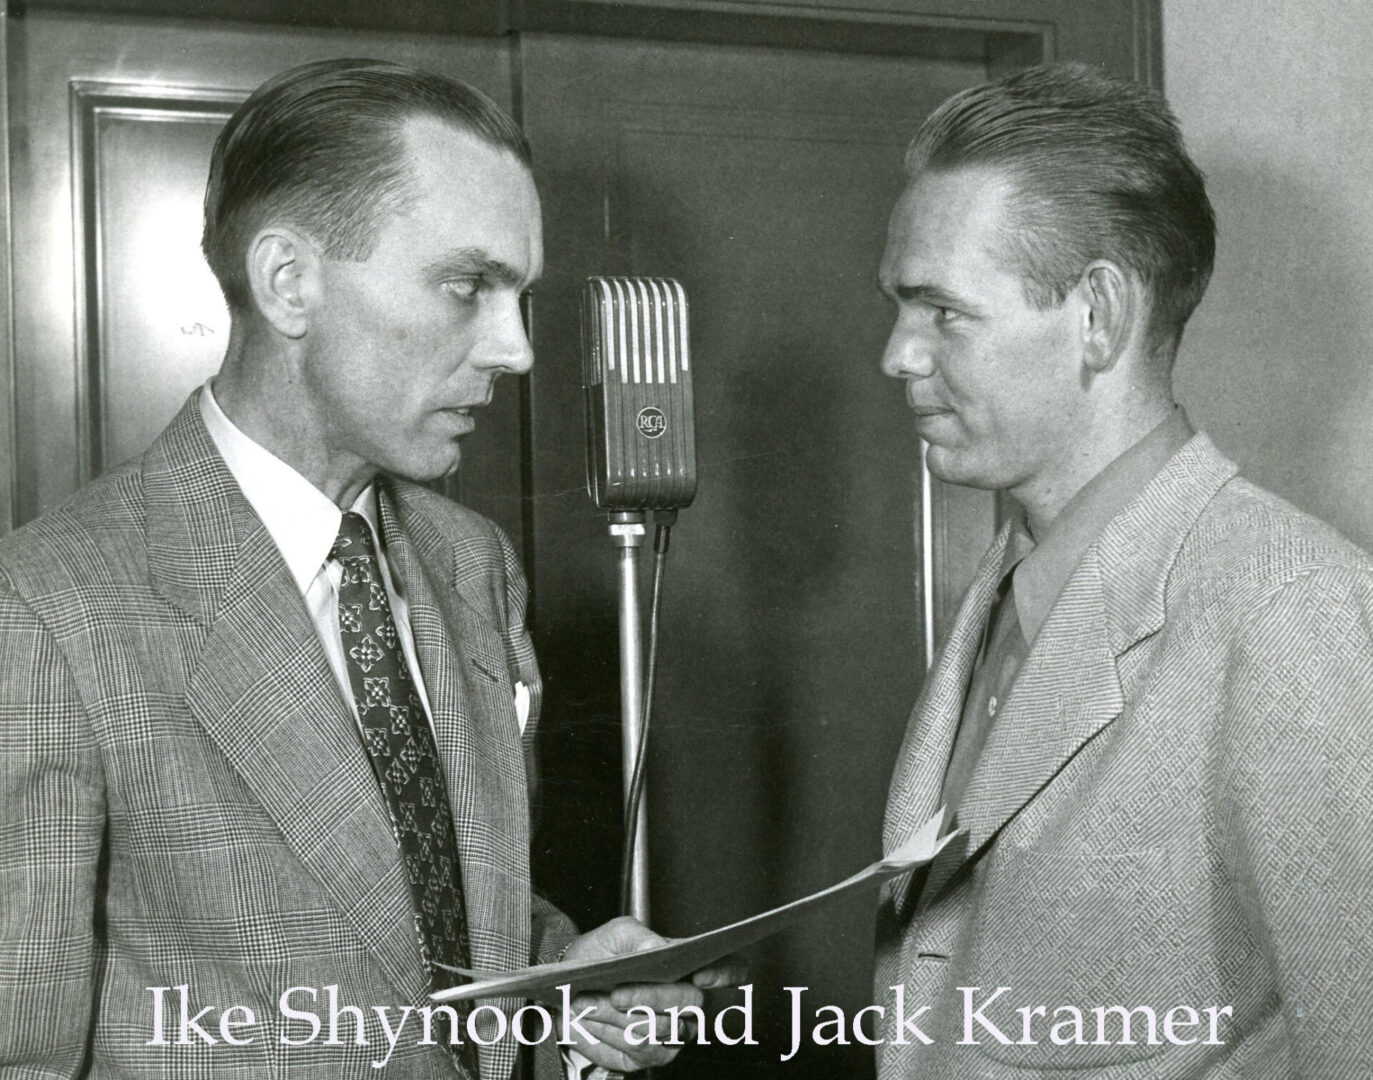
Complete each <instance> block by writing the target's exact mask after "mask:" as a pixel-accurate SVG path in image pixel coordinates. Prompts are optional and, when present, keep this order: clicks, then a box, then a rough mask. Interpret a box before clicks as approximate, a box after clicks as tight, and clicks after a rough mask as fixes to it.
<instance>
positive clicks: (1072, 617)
mask: <svg viewBox="0 0 1373 1080" xmlns="http://www.w3.org/2000/svg"><path fill="white" fill-rule="evenodd" d="M1235 472H1236V469H1235V466H1234V464H1233V463H1231V462H1229V461H1227V460H1226V459H1225V458H1224V457H1222V456H1221V455H1220V454H1219V452H1217V451H1216V449H1215V447H1214V446H1213V445H1212V444H1211V442H1210V440H1209V439H1208V438H1207V437H1206V436H1205V435H1197V436H1195V437H1193V438H1192V439H1191V440H1189V441H1188V443H1187V444H1186V445H1185V446H1183V448H1182V449H1181V450H1179V451H1178V452H1177V454H1175V455H1174V456H1173V458H1172V459H1171V460H1169V462H1168V463H1167V464H1166V465H1165V466H1164V467H1163V468H1162V469H1161V470H1160V471H1159V473H1158V475H1156V476H1155V477H1154V479H1153V480H1151V481H1150V482H1149V484H1148V485H1146V487H1145V489H1144V490H1143V491H1142V492H1141V493H1140V495H1139V496H1138V497H1136V498H1135V499H1134V500H1132V501H1131V503H1130V504H1129V505H1128V506H1127V507H1126V508H1125V509H1124V510H1122V511H1121V513H1119V514H1118V515H1116V517H1115V518H1113V519H1112V520H1111V521H1110V522H1109V523H1108V524H1107V526H1106V528H1105V529H1104V530H1103V531H1102V534H1101V536H1100V537H1098V539H1097V540H1096V541H1095V542H1094V543H1093V544H1092V546H1091V547H1090V548H1088V550H1087V553H1086V554H1085V555H1084V556H1083V559H1082V561H1081V563H1079V564H1078V566H1077V568H1076V569H1075V570H1074V571H1073V573H1072V575H1071V577H1069V579H1068V582H1067V584H1066V585H1065V586H1064V588H1063V592H1062V593H1061V594H1060V595H1059V597H1058V599H1057V600H1056V601H1055V602H1054V606H1053V608H1052V610H1051V611H1050V613H1049V616H1048V618H1047V619H1046V620H1045V622H1044V625H1043V626H1042V627H1041V628H1040V631H1039V634H1038V636H1037V637H1036V638H1035V641H1034V643H1033V645H1032V647H1031V649H1030V653H1029V655H1028V656H1027V657H1026V658H1025V663H1024V666H1023V667H1022V668H1021V670H1020V673H1019V674H1018V675H1017V677H1016V679H1015V682H1014V685H1013V687H1012V689H1011V692H1010V694H1009V695H1008V696H1007V699H1006V703H1005V705H1004V707H1003V708H1002V710H1001V713H1000V714H999V715H998V716H997V718H996V721H995V723H994V724H993V725H992V729H991V733H990V735H989V736H988V739H987V745H986V747H985V748H984V750H983V753H982V756H981V758H980V759H979V760H978V763H977V767H976V769H975V771H974V773H973V776H972V779H971V781H970V782H969V785H968V790H967V793H966V796H965V798H964V804H963V807H962V808H961V809H960V811H959V814H958V820H959V825H960V827H962V828H965V829H966V830H967V831H968V839H967V842H966V844H960V845H958V852H959V853H958V854H957V855H955V857H953V858H948V859H941V860H937V861H936V862H935V863H934V864H933V865H932V866H931V869H930V875H929V878H928V880H927V882H926V884H925V892H924V895H925V897H927V898H930V899H931V900H932V899H934V898H937V897H938V896H939V894H940V892H941V891H942V890H944V889H946V888H948V887H950V885H951V882H952V880H953V879H954V876H955V874H956V873H957V872H958V870H959V869H960V868H961V867H962V866H963V865H965V864H966V863H968V862H969V861H971V860H973V859H976V858H977V857H978V856H979V855H980V854H981V853H982V852H983V851H984V850H985V849H986V848H987V846H988V844H989V843H990V841H991V840H993V839H994V838H995V837H996V835H997V834H998V833H999V832H1000V831H1001V829H1002V828H1003V827H1004V826H1005V825H1006V824H1007V823H1008V822H1009V821H1010V820H1011V819H1012V818H1013V817H1014V816H1015V815H1016V814H1018V813H1019V812H1020V810H1021V809H1022V808H1023V807H1024V806H1025V805H1026V804H1027V803H1029V802H1030V801H1031V800H1032V799H1033V798H1034V797H1035V796H1036V795H1037V794H1038V793H1039V792H1040V791H1041V790H1042V789H1043V788H1044V787H1045V785H1047V784H1048V783H1049V782H1050V781H1051V780H1053V778H1054V777H1055V776H1056V775H1057V774H1058V773H1059V771H1060V770H1061V769H1062V768H1063V767H1064V766H1065V765H1066V764H1067V763H1068V762H1069V761H1070V760H1071V759H1072V758H1073V756H1074V755H1075V754H1076V753H1077V752H1078V751H1079V750H1080V749H1081V748H1082V747H1083V746H1084V745H1085V744H1086V743H1087V742H1088V741H1089V740H1090V739H1092V738H1093V737H1095V736H1096V735H1097V734H1098V733H1099V732H1100V731H1101V730H1102V729H1103V728H1105V727H1106V726H1107V725H1109V724H1110V723H1111V722H1112V721H1113V720H1115V719H1116V718H1117V717H1118V716H1119V715H1120V714H1121V712H1122V711H1123V710H1124V708H1125V692H1124V689H1123V687H1122V683H1121V675H1120V670H1121V669H1120V660H1121V658H1122V657H1123V656H1124V655H1125V654H1126V653H1128V652H1129V651H1130V650H1131V649H1133V648H1134V647H1135V646H1136V645H1137V644H1139V643H1140V642H1141V641H1143V640H1144V639H1146V638H1148V637H1150V636H1152V635H1153V634H1155V633H1157V632H1158V630H1159V629H1160V628H1161V627H1162V626H1163V622H1164V616H1165V610H1164V588H1165V586H1166V584H1167V581H1168V577H1169V575H1170V573H1171V571H1172V568H1173V562H1174V561H1175V559H1176V558H1177V553H1178V549H1179V548H1180V547H1181V545H1182V541H1183V539H1184V537H1185V536H1186V534H1187V531H1188V530H1189V529H1190V528H1191V526H1192V524H1193V523H1194V522H1195V521H1196V518H1197V515H1199V514H1200V513H1201V511H1202V509H1203V508H1204V507H1205V505H1206V504H1207V503H1208V502H1209V501H1210V500H1211V498H1212V497H1213V496H1214V495H1215V493H1216V491H1217V490H1219V488H1220V487H1221V486H1222V485H1223V484H1224V483H1225V482H1226V481H1228V480H1229V479H1230V478H1231V477H1232V476H1234V475H1235ZM960 705H961V699H960ZM943 760H945V761H947V752H946V753H945V757H944V759H943Z"/></svg>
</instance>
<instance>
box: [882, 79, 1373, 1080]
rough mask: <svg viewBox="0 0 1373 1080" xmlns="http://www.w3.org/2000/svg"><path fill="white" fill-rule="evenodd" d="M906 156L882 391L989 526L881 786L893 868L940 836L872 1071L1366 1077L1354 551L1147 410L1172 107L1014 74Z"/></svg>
mask: <svg viewBox="0 0 1373 1080" xmlns="http://www.w3.org/2000/svg"><path fill="white" fill-rule="evenodd" d="M906 161H907V169H908V180H909V183H908V186H907V188H906V191H905V193H904V194H903V195H902V196H901V199H900V201H899V202H898V203H897V205H896V208H895V210H894V211H893V213H892V216H891V223H890V231H889V234H888V243H887V249H886V252H885V255H884V257H883V260H882V266H881V285H882V288H883V291H884V292H885V293H886V294H887V295H888V296H889V297H890V298H891V300H892V301H893V303H894V305H895V308H896V324H895V328H894V329H893V331H892V334H891V338H890V341H889V343H888V345H887V348H886V352H885V355H884V358H883V363H882V366H883V370H884V371H885V372H886V373H887V374H889V375H892V376H895V377H898V378H900V379H902V380H904V382H905V389H906V395H907V399H908V401H909V404H910V407H911V409H912V410H913V412H914V413H915V416H916V427H917V430H918V432H919V434H920V436H921V437H922V439H923V440H925V442H926V443H927V444H928V447H929V449H928V459H927V460H928V463H929V468H930V471H931V472H932V473H933V474H934V475H936V476H938V477H940V478H941V479H943V480H947V481H950V482H953V483H958V484H967V485H971V486H974V487H980V488H987V489H994V490H997V491H1000V492H1004V493H1006V495H1008V496H1009V498H1008V499H1006V500H1004V502H1003V505H1004V506H1005V507H1006V508H1007V510H1008V511H1009V512H1008V513H1007V514H1006V515H1005V516H1006V517H1007V518H1008V520H1006V521H1005V523H1004V525H1003V527H1002V528H1001V530H1000V532H999V534H998V535H997V537H996V540H995V542H994V543H993V544H992V546H991V548H990V550H989V551H988V552H987V554H986V556H985V557H984V558H983V560H982V563H981V565H980V567H979V569H978V571H977V573H976V576H975V579H974V581H973V583H972V586H971V587H970V589H969V591H968V594H967V596H966V598H965V599H964V601H963V604H962V607H961V610H960V611H959V613H958V616H957V618H956V620H955V622H954V624H953V627H952V629H951V630H950V632H949V635H948V639H947V641H946V642H945V643H944V645H943V649H942V652H941V654H940V656H939V659H938V661H937V662H936V664H935V666H934V669H933V670H932V671H931V672H930V674H929V677H928V679H927V681H926V685H925V687H924V690H923V692H922V695H921V698H920V700H919V702H918V703H917V705H916V707H915V711H914V714H913V716H912V718H911V721H910V725H909V728H908V730H907V734H906V739H905V744H904V746H903V748H902V750H901V753H900V758H899V760H898V762H897V764H896V769H895V775H894V777H893V779H892V783H891V791H890V799H889V803H888V811H887V821H886V829H885V838H884V839H885V843H886V845H887V846H888V847H891V846H893V845H895V844H896V843H898V842H899V841H900V840H901V839H902V838H904V837H905V836H906V835H907V834H908V833H909V831H910V830H911V829H912V828H914V827H915V826H916V825H918V824H919V823H920V822H922V821H924V820H925V819H926V818H927V817H928V816H929V815H930V814H932V813H933V812H934V811H935V810H936V809H937V808H938V807H939V806H941V805H945V806H946V807H947V809H948V812H949V813H951V814H952V816H953V821H954V824H955V825H956V827H958V828H959V829H961V830H962V835H961V836H960V837H959V838H958V839H957V840H955V841H954V842H953V843H952V844H951V846H950V848H949V849H948V850H946V851H945V852H944V853H943V854H941V856H940V857H939V858H938V859H937V860H936V861H935V862H934V863H933V864H932V865H931V866H930V867H929V868H928V870H927V871H926V872H925V873H918V874H915V875H911V876H909V877H907V878H906V879H904V880H901V881H899V882H898V883H896V885H895V886H894V887H893V888H891V889H889V890H888V891H887V892H885V893H884V897H883V902H882V907H881V911H880V915H879V929H878V970H877V975H876V993H877V996H878V1000H879V1004H881V1005H883V1006H885V1014H884V1021H883V1029H882V1030H881V1031H880V1032H879V1035H880V1036H881V1037H882V1038H883V1039H884V1040H885V1045H883V1046H882V1047H881V1048H880V1049H879V1051H878V1054H879V1058H878V1060H879V1075H880V1076H881V1077H882V1078H884V1080H898V1078H901V1080H906V1078H910V1080H917V1078H918V1080H944V1078H954V1077H957V1078H964V1077H967V1078H977V1080H997V1078H1003V1077H1005V1078H1009V1077H1022V1076H1074V1077H1088V1076H1091V1077H1117V1078H1121V1080H1124V1078H1127V1077H1129V1078H1133V1077H1139V1078H1147V1080H1170V1078H1176V1080H1181V1078H1187V1080H1202V1078H1209V1080H1220V1078H1222V1077H1226V1078H1229V1077H1235V1078H1238V1077H1244V1078H1246V1080H1258V1078H1273V1080H1278V1078H1283V1080H1287V1078H1295V1077H1301V1078H1304V1080H1346V1078H1347V1080H1354V1078H1355V1077H1366V1076H1371V1075H1373V1009H1370V1007H1369V1004H1370V1001H1373V922H1370V920H1369V919H1368V918H1367V914H1366V911H1367V898H1368V895H1369V887H1370V883H1371V882H1373V829H1370V827H1369V819H1370V814H1369V811H1368V796H1369V792H1370V791H1373V566H1371V565H1370V561H1369V559H1368V557H1367V556H1366V555H1365V554H1364V553H1363V552H1361V551H1359V550H1358V549H1356V548H1355V547H1354V546H1353V545H1351V544H1349V543H1348V542H1347V541H1345V540H1344V539H1342V538H1341V537H1340V536H1339V535H1337V534H1336V533H1335V532H1334V531H1333V530H1331V529H1329V528H1327V527H1326V526H1324V525H1322V524H1321V523H1319V522H1317V521H1315V520H1313V519H1312V518H1310V517H1308V516H1306V515H1304V514H1302V513H1300V512H1299V511H1297V510H1296V509H1294V508H1293V507H1291V506H1289V505H1288V504H1286V503H1284V502H1283V501H1282V500H1280V499H1278V498H1276V497H1274V496H1273V495H1271V494H1269V493H1267V492H1265V491H1263V490H1261V489H1259V488H1257V487H1255V486H1254V485H1253V484H1250V483H1248V482H1246V481H1245V480H1242V479H1240V478H1239V477H1238V476H1237V475H1236V466H1235V465H1234V464H1233V463H1231V462H1230V461H1227V460H1226V459H1225V457H1224V456H1222V455H1221V454H1220V453H1219V451H1217V449H1216V448H1215V446H1214V445H1213V444H1212V443H1211V441H1210V440H1209V439H1208V438H1207V437H1206V436H1205V435H1204V434H1198V433H1195V432H1193V430H1192V428H1191V427H1190V425H1189V424H1188V421H1187V418H1186V417H1185V415H1183V413H1182V412H1181V410H1180V409H1178V407H1177V406H1176V405H1175V404H1174V403H1173V398H1172V393H1171V387H1170V371H1171V367H1172V362H1173V358H1174V356H1175V354H1176V351H1177V347H1178V343H1179V341H1180V338H1181V336H1182V331H1183V326H1184V324H1185V323H1186V320H1187V318H1188V316H1189V315H1190V314H1191V312H1192V310H1193V308H1194V307H1195V306H1196V304H1197V303H1198V301H1199V300H1200V299H1201V296H1202V293H1203V292H1204V290H1205V287H1206V284H1207V280H1208V278H1209V276H1210V271H1211V265H1212V256H1213V252H1214V243H1215V241H1214V221H1213V217H1212V212H1211V208H1210V205H1209V203H1208V201H1207V198H1206V193H1205V189H1204V186H1203V182H1202V177H1201V175H1200V173H1199V172H1198V171H1197V169H1196V168H1195V166H1194V165H1193V164H1192V162H1191V160H1190V159H1189V158H1188V157H1187V155H1186V153H1185V151H1184V150H1183V147H1182V141H1181V137H1180V135H1179V132H1178V129H1177V124H1176V121H1175V120H1174V118H1173V117H1172V115H1171V113H1170V112H1169V111H1168V109H1167V106H1166V105H1165V104H1164V103H1163V102H1162V101H1161V100H1160V99H1158V98H1157V97H1155V96H1153V95H1152V94H1150V93H1149V92H1147V91H1145V90H1144V89H1142V88H1139V87H1136V86H1134V85H1133V84H1128V83H1122V82H1118V81H1115V80H1112V79H1109V78H1107V77H1105V76H1103V75H1100V74H1097V73H1095V72H1093V71H1091V70H1089V69H1087V68H1085V67H1081V66H1075V65H1064V66H1054V67H1048V68H1039V69H1031V70H1029V71H1025V72H1020V73H1016V74H1013V75H1010V76H1008V77H1005V78H1003V79H1000V80H998V81H996V82H993V83H990V84H987V85H984V86H981V87H977V88H974V89H972V90H970V91H967V92H965V93H963V94H960V95H958V96H956V97H954V98H952V99H950V100H949V101H948V102H946V103H945V104H944V105H943V106H941V108H940V109H939V110H937V111H936V112H935V114H934V115H932V116H931V118H930V119H929V120H927V121H926V123H925V124H924V125H923V127H922V128H921V130H920V132H919V133H918V134H917V135H916V137H915V140H914V141H913V143H912V144H911V147H910V149H909V151H908V154H907V159H906ZM1294 360H1295V362H1300V358H1294ZM1003 988H1004V989H1003ZM925 1007H928V1008H925ZM922 1009H923V1010H924V1011H921V1010H922ZM898 1012H899V1013H900V1015H898ZM916 1029H918V1031H917V1030H916Z"/></svg>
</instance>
